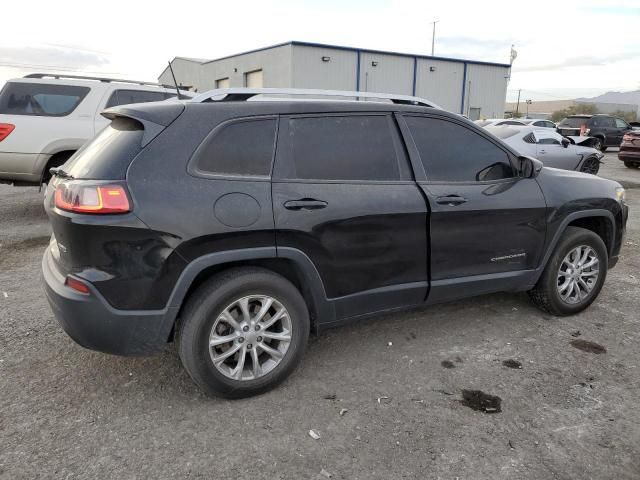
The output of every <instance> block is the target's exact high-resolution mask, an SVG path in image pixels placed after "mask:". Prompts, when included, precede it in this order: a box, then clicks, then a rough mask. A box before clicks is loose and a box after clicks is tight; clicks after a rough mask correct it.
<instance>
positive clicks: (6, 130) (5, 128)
mask: <svg viewBox="0 0 640 480" xmlns="http://www.w3.org/2000/svg"><path fill="white" fill-rule="evenodd" d="M15 128H16V126H15V125H13V124H12V123H0V142H1V141H2V140H4V139H5V138H7V137H8V136H9V134H10V133H11V132H13V130H14V129H15Z"/></svg>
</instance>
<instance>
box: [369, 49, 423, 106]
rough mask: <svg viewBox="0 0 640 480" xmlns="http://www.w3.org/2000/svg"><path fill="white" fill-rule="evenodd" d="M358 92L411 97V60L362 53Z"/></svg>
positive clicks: (394, 56)
mask: <svg viewBox="0 0 640 480" xmlns="http://www.w3.org/2000/svg"><path fill="white" fill-rule="evenodd" d="M360 90H363V91H367V92H380V93H399V94H403V95H411V92H412V90H413V58H411V57H401V56H398V55H387V54H380V53H370V52H366V51H363V52H362V53H361V54H360Z"/></svg>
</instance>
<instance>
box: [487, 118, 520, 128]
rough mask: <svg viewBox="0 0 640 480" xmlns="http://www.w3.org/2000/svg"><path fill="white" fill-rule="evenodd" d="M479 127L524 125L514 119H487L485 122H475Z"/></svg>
mask: <svg viewBox="0 0 640 480" xmlns="http://www.w3.org/2000/svg"><path fill="white" fill-rule="evenodd" d="M475 124H476V125H478V126H479V127H504V126H506V125H520V126H522V125H526V123H524V122H523V121H521V120H520V119H515V118H487V119H486V120H476V121H475Z"/></svg>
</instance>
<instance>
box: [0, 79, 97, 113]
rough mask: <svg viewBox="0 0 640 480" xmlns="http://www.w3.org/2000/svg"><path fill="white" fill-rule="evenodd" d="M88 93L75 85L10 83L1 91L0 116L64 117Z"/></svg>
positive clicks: (85, 88) (86, 89)
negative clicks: (1, 114) (0, 114)
mask: <svg viewBox="0 0 640 480" xmlns="http://www.w3.org/2000/svg"><path fill="white" fill-rule="evenodd" d="M89 90H90V88H89V87H78V86H73V85H51V84H47V83H32V82H28V83H27V82H25V83H21V82H9V83H7V84H6V85H5V86H4V88H3V89H2V91H0V113H4V114H7V115H34V116H44V117H62V116H64V115H69V114H70V113H71V112H73V110H75V108H76V107H77V106H78V105H79V104H80V102H81V101H82V99H83V98H84V97H85V96H86V95H87V93H89Z"/></svg>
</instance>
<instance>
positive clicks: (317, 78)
mask: <svg viewBox="0 0 640 480" xmlns="http://www.w3.org/2000/svg"><path fill="white" fill-rule="evenodd" d="M323 57H328V60H326V58H325V61H323V60H322V58H323ZM357 62H358V54H357V53H356V52H354V51H349V50H336V49H333V48H316V47H306V46H301V45H294V46H293V64H292V70H293V77H292V78H293V82H292V85H291V86H292V87H294V88H322V89H328V90H355V89H356V80H357V79H356V70H357Z"/></svg>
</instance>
